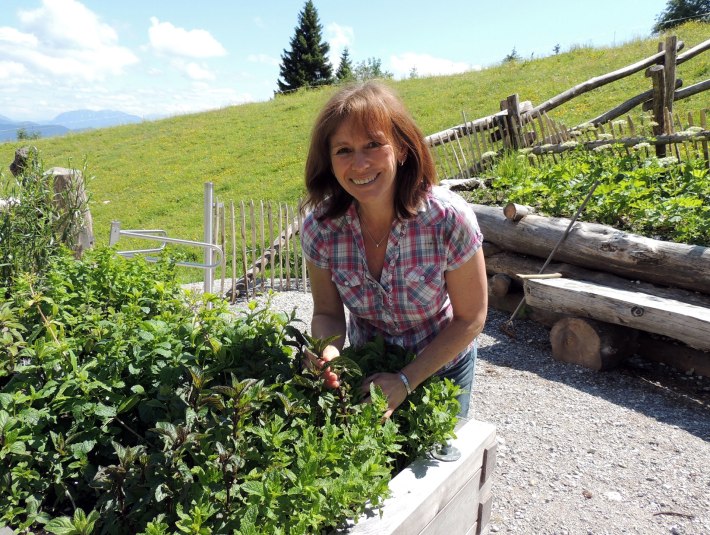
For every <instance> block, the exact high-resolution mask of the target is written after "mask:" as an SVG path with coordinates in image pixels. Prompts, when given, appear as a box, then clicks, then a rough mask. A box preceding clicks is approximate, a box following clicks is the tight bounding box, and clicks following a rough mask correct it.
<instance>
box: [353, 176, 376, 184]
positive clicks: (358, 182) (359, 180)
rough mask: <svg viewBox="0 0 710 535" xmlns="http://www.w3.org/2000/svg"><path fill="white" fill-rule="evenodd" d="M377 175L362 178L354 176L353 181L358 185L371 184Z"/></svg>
mask: <svg viewBox="0 0 710 535" xmlns="http://www.w3.org/2000/svg"><path fill="white" fill-rule="evenodd" d="M375 178H376V177H374V176H373V177H370V178H361V179H355V178H353V179H352V181H353V182H354V183H355V184H357V185H358V186H362V185H363V184H369V183H370V182H372V181H373V180H375Z"/></svg>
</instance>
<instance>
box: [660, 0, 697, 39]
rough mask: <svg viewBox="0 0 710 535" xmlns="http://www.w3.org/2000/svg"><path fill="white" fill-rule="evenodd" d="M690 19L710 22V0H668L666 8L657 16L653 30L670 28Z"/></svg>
mask: <svg viewBox="0 0 710 535" xmlns="http://www.w3.org/2000/svg"><path fill="white" fill-rule="evenodd" d="M689 20H701V21H704V22H710V0H668V3H667V4H666V9H664V10H663V12H662V13H661V14H659V15H658V16H657V17H656V24H654V26H653V32H654V33H660V32H662V31H665V30H670V29H671V28H673V27H675V26H678V25H680V24H683V23H684V22H687V21H689Z"/></svg>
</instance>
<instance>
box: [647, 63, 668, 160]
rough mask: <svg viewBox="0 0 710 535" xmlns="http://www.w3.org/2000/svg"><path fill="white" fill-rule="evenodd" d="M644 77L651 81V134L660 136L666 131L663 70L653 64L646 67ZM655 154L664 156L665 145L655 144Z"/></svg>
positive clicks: (660, 156)
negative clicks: (652, 123) (652, 124)
mask: <svg viewBox="0 0 710 535" xmlns="http://www.w3.org/2000/svg"><path fill="white" fill-rule="evenodd" d="M646 77H648V78H651V80H652V81H653V120H654V122H655V124H654V126H653V135H654V136H660V135H662V134H664V133H665V131H666V124H665V123H666V117H665V113H664V109H665V101H666V80H665V71H664V70H663V67H662V66H661V65H653V66H652V67H649V68H648V69H646ZM656 156H658V157H659V158H664V157H665V156H666V146H665V145H662V144H661V145H656Z"/></svg>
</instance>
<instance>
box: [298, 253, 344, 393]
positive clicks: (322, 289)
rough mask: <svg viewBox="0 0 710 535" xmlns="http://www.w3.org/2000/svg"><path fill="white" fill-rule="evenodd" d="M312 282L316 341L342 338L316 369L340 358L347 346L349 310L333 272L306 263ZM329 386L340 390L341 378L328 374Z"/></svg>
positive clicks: (328, 372) (312, 328)
mask: <svg viewBox="0 0 710 535" xmlns="http://www.w3.org/2000/svg"><path fill="white" fill-rule="evenodd" d="M306 264H307V266H308V273H309V277H310V281H311V295H312V296H313V318H312V319H311V336H313V337H314V338H328V337H330V336H336V335H337V336H338V337H339V338H338V339H337V340H335V341H334V342H333V343H332V344H331V345H329V346H327V347H326V348H325V349H324V350H323V354H322V355H318V357H320V359H322V361H316V365H318V366H319V367H322V365H323V361H325V362H327V361H329V360H331V359H334V358H335V357H337V356H338V355H340V350H341V349H343V344H344V343H345V308H344V307H343V301H342V300H341V299H340V294H339V293H338V288H337V287H336V286H335V283H334V282H333V280H332V279H331V275H330V271H329V270H327V269H323V268H319V267H316V266H315V265H314V264H313V263H312V262H310V261H306ZM323 379H324V381H325V384H326V386H328V387H332V388H337V387H338V386H340V383H339V381H338V376H337V375H336V374H334V373H332V372H330V371H328V370H326V372H325V373H324V375H323Z"/></svg>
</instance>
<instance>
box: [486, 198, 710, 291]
mask: <svg viewBox="0 0 710 535" xmlns="http://www.w3.org/2000/svg"><path fill="white" fill-rule="evenodd" d="M472 207H473V211H474V212H475V213H476V217H477V219H478V223H479V226H480V227H481V231H482V232H483V235H484V236H485V237H486V240H488V241H490V242H493V243H495V244H497V245H498V246H499V247H501V248H505V249H507V250H509V251H513V252H518V253H522V254H527V255H533V256H537V257H541V258H547V256H548V255H549V254H550V251H552V250H553V248H554V247H555V245H556V244H557V242H558V241H559V239H560V237H561V236H562V235H563V233H564V232H565V230H566V228H567V227H568V225H569V222H570V220H569V219H566V218H551V217H543V216H540V215H536V214H530V215H528V216H527V217H525V218H524V219H522V220H521V221H519V222H517V223H512V222H510V221H508V220H507V219H506V218H505V216H504V215H503V210H501V208H500V207H497V206H486V205H482V204H472ZM553 260H555V261H558V262H567V263H570V264H574V265H577V266H580V267H586V268H590V269H595V268H597V267H598V266H604V270H605V271H607V272H609V273H613V274H616V275H620V276H622V277H627V278H631V279H639V280H643V281H646V282H652V283H656V284H660V285H663V286H671V287H677V288H685V289H688V290H692V291H699V292H702V293H705V294H710V277H708V275H707V274H708V273H710V248H707V247H701V246H699V245H687V244H682V243H672V242H665V241H660V240H653V239H651V238H646V237H644V236H639V235H636V234H629V233H626V232H622V231H620V230H617V229H615V228H613V227H609V226H607V225H600V224H597V223H584V222H579V221H578V222H576V223H575V224H574V226H573V227H572V229H571V231H570V233H569V235H568V236H567V238H566V239H565V241H564V242H563V243H562V245H561V246H560V247H559V249H558V250H557V252H556V254H555V257H554V259H553Z"/></svg>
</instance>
